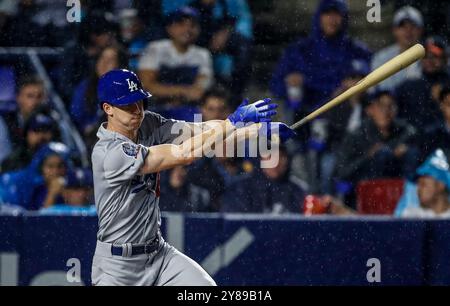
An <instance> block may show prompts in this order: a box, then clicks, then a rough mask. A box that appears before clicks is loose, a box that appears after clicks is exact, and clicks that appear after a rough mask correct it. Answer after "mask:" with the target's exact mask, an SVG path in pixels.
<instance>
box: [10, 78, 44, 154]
mask: <svg viewBox="0 0 450 306" xmlns="http://www.w3.org/2000/svg"><path fill="white" fill-rule="evenodd" d="M46 102H47V94H46V90H45V87H44V83H43V81H42V80H41V79H40V78H38V77H36V76H34V75H30V76H24V77H23V78H22V79H21V80H20V81H19V85H18V88H17V94H16V105H17V109H16V110H15V111H12V112H8V113H5V114H3V115H2V117H3V120H4V121H5V124H6V126H7V127H8V134H9V137H10V142H11V144H12V149H13V150H15V149H16V148H17V147H18V146H20V145H22V144H23V143H24V142H25V139H24V137H25V134H24V128H25V123H26V122H27V120H28V119H29V118H30V117H31V116H32V115H33V113H35V112H39V111H44V110H45V111H46V110H47V106H46Z"/></svg>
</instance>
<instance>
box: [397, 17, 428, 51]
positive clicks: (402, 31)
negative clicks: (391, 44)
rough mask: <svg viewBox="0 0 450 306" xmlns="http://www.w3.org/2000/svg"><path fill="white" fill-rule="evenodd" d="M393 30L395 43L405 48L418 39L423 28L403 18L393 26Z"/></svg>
mask: <svg viewBox="0 0 450 306" xmlns="http://www.w3.org/2000/svg"><path fill="white" fill-rule="evenodd" d="M393 32H394V37H395V40H396V41H397V43H398V44H399V45H400V46H401V47H402V48H404V49H406V48H409V47H411V46H412V45H414V44H415V43H417V42H418V41H419V40H420V37H421V36H422V32H423V30H422V28H420V27H418V26H416V25H415V24H414V23H412V22H410V21H407V20H405V21H403V22H401V23H400V25H399V26H397V27H394V31H393Z"/></svg>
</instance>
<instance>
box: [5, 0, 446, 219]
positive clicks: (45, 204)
mask: <svg viewBox="0 0 450 306" xmlns="http://www.w3.org/2000/svg"><path fill="white" fill-rule="evenodd" d="M299 3H300V1H299ZM429 3H431V2H430V1H397V5H396V6H395V7H396V9H395V12H394V14H393V19H392V21H391V25H392V26H391V29H392V33H391V34H390V35H391V36H392V41H393V44H391V45H386V46H385V47H384V48H382V49H380V50H370V49H369V48H368V47H367V46H366V45H365V43H364V42H362V41H359V40H356V39H354V38H352V37H351V35H350V34H349V29H348V28H349V24H351V22H352V21H351V20H350V16H349V8H348V6H347V4H346V2H345V1H339V0H322V1H318V6H317V9H316V12H315V14H314V16H313V20H311V28H310V30H309V32H308V33H307V35H306V36H304V37H303V36H302V37H300V38H298V39H296V40H295V41H293V42H290V43H289V45H288V46H287V47H286V48H285V49H284V50H283V51H282V53H281V54H280V58H279V60H278V62H277V63H276V65H275V66H274V67H273V73H272V76H271V78H270V80H269V82H268V83H267V84H266V89H267V90H270V92H271V94H272V96H273V98H274V99H275V100H276V101H277V102H278V103H279V104H280V105H281V106H282V107H280V109H281V110H282V111H281V112H282V113H281V117H282V118H283V120H285V121H286V123H293V122H295V121H297V120H299V119H301V118H302V117H304V116H305V115H307V114H308V113H310V112H311V111H313V110H314V109H316V108H317V107H319V106H321V105H323V104H324V103H326V102H327V101H328V100H329V99H330V98H332V97H334V96H336V95H338V94H339V93H341V92H343V91H345V90H346V89H348V88H350V87H351V86H353V85H354V84H356V83H357V82H359V81H360V80H361V79H362V78H363V77H364V76H365V75H366V74H368V73H369V72H370V71H371V70H373V69H375V68H377V67H379V66H380V65H382V64H383V63H385V62H386V61H387V60H389V59H391V58H392V57H394V56H396V55H398V54H400V53H401V52H403V51H405V50H406V49H408V48H409V47H411V46H413V45H414V44H416V43H422V44H423V45H424V47H425V49H426V56H425V58H424V59H423V60H421V61H420V62H417V63H415V64H413V65H411V66H409V67H408V68H406V69H404V70H402V71H401V72H399V73H397V74H396V75H394V76H392V77H390V78H389V79H387V80H385V81H384V82H382V83H380V84H379V85H378V86H377V87H376V88H373V89H371V90H370V91H368V92H367V93H364V94H359V95H355V96H353V97H352V98H351V99H350V100H349V101H347V102H345V103H342V104H341V105H339V106H338V107H336V108H334V109H332V110H331V111H329V112H327V113H326V114H324V115H323V116H321V117H320V118H317V119H315V120H314V121H312V122H311V123H310V124H308V125H307V126H305V127H304V128H302V129H300V130H299V131H298V135H297V137H296V138H295V139H294V140H291V141H289V142H288V143H286V144H285V145H284V146H282V147H281V152H280V161H279V163H278V165H277V166H276V167H275V168H267V169H261V168H260V167H259V160H258V159H257V158H232V159H225V158H218V157H214V158H202V159H200V160H198V161H197V162H195V163H194V164H193V165H191V166H189V167H177V168H175V169H173V170H171V171H166V172H165V173H162V177H161V193H162V197H161V200H160V206H161V209H162V210H165V211H183V212H252V213H257V212H264V213H272V214H281V213H294V214H301V213H304V212H305V211H306V210H307V208H308V207H309V206H310V204H311V203H313V202H314V203H315V202H319V203H320V205H322V206H323V207H324V209H323V211H322V213H329V214H358V213H359V212H358V207H357V197H358V185H359V184H360V183H361V182H363V181H367V180H373V181H377V180H383V179H392V178H394V179H398V180H402V181H404V187H403V195H402V197H401V198H400V199H399V201H398V205H396V210H395V212H394V214H395V215H397V216H410V217H422V216H424V217H427V216H437V215H439V216H443V217H445V216H450V202H449V199H448V196H449V191H450V172H449V169H448V162H447V159H448V158H449V157H450V77H449V65H448V61H447V59H448V53H447V51H448V45H447V37H446V33H447V31H446V30H445V29H447V23H445V22H446V20H444V24H442V27H436V26H435V24H436V22H435V20H434V19H432V18H434V17H436V16H438V15H439V12H437V10H447V11H445V14H444V16H446V14H447V15H450V11H448V9H449V7H446V6H442V5H441V4H440V5H437V6H435V7H436V12H434V11H433V10H432V9H431V7H430V6H428V4H429ZM299 5H301V4H299ZM67 10H68V8H67V7H66V1H57V0H0V47H61V48H63V55H62V61H61V63H60V64H59V65H53V66H52V67H51V69H52V72H51V77H52V81H53V84H54V88H55V89H56V92H57V94H58V95H60V96H61V97H62V100H63V101H64V104H65V107H66V109H67V112H68V113H69V114H70V118H71V120H72V121H73V123H74V126H75V127H76V128H77V130H78V132H79V133H80V135H81V136H82V138H83V140H84V141H85V144H86V146H87V148H88V152H89V153H90V151H91V150H92V147H93V145H94V144H95V142H96V139H97V138H96V132H97V129H98V127H99V125H100V123H101V122H103V121H104V120H105V117H104V114H103V111H102V110H101V109H99V108H98V101H97V91H96V88H97V83H98V80H99V77H100V76H102V75H103V74H105V73H106V72H108V71H110V70H112V69H116V68H126V69H131V70H133V71H136V72H137V73H138V75H139V77H140V79H141V81H142V83H143V86H144V87H145V88H146V89H147V90H148V91H150V92H151V93H152V95H153V97H152V98H151V103H150V105H149V107H148V109H149V110H151V111H155V112H158V113H160V114H162V115H163V116H165V117H169V118H174V119H178V120H188V121H192V120H193V115H194V114H196V113H201V114H202V119H203V120H204V121H207V120H214V119H225V118H226V117H227V116H228V115H229V114H230V112H231V111H233V110H234V108H235V107H236V106H237V105H238V104H239V103H240V102H241V100H242V98H243V97H244V96H245V95H246V94H247V89H248V87H249V84H250V83H251V79H252V60H253V56H252V54H253V47H254V33H253V29H254V16H253V15H252V12H251V10H250V7H249V3H247V1H246V0H151V1H139V0H136V1H121V0H115V1H114V0H102V1H87V0H85V1H81V19H82V20H81V22H80V23H69V22H67V19H66V13H67ZM440 13H441V14H442V12H440ZM433 16H434V17H433ZM436 18H437V17H436ZM444 19H445V18H444ZM444 28H445V29H444ZM443 29H444V30H443ZM367 35H370V33H367ZM286 43H288V42H286ZM1 65H3V62H1ZM1 65H0V79H1V82H2V85H3V86H5V88H6V85H5V84H6V81H4V76H2V74H4V75H5V69H4V67H2V66H1ZM253 78H254V76H253ZM14 83H15V94H14V99H13V100H12V101H6V100H5V101H0V104H1V106H0V163H1V166H0V200H1V202H3V203H4V204H3V205H16V206H20V207H21V208H23V209H25V210H51V209H57V210H65V209H68V210H70V209H83V208H85V209H90V206H89V205H91V204H92V203H93V194H92V192H93V191H92V173H91V170H90V168H89V167H87V168H86V167H82V166H81V163H80V162H79V158H77V156H74V154H73V152H72V151H71V150H70V149H69V148H68V146H67V144H64V141H63V139H62V137H61V131H60V128H59V125H58V120H60V118H61V117H60V116H58V114H57V112H56V111H55V109H54V108H53V107H52V101H51V99H50V98H49V97H50V95H49V92H48V90H49V88H48V86H46V84H45V83H44V80H43V79H41V78H39V77H38V75H37V74H35V73H29V72H27V73H18V74H17V75H16V77H15V79H14ZM2 90H3V89H2ZM308 195H310V196H308ZM311 195H314V198H315V199H317V201H313V202H311V201H310V200H311ZM307 206H308V207H307Z"/></svg>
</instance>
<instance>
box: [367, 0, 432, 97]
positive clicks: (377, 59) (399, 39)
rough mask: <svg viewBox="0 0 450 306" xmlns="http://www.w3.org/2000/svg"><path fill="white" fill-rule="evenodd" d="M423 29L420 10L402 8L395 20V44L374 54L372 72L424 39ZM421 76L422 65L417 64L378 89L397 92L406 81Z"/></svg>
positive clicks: (394, 76) (379, 85)
mask: <svg viewBox="0 0 450 306" xmlns="http://www.w3.org/2000/svg"><path fill="white" fill-rule="evenodd" d="M423 27H424V24H423V17H422V13H421V12H420V11H419V10H417V9H416V8H414V7H412V6H404V7H402V8H400V9H399V10H398V11H397V12H396V13H395V15H394V19H393V28H392V34H393V35H394V38H395V43H394V44H393V45H391V46H389V47H386V48H384V49H382V50H380V51H378V52H377V53H375V54H374V56H373V59H372V70H374V69H376V68H378V67H380V66H381V65H383V64H384V63H385V62H387V61H388V60H390V59H391V58H393V57H395V56H397V55H399V54H400V53H402V52H403V51H405V50H406V49H408V48H410V47H412V46H413V45H414V44H416V43H418V42H419V41H420V39H421V38H422V34H423ZM421 76H422V72H421V68H420V64H419V63H418V62H416V63H414V64H412V65H410V66H408V67H407V68H405V69H403V70H401V71H400V72H397V73H396V74H395V75H393V76H391V77H389V78H388V79H386V80H385V81H383V82H381V83H380V84H378V86H377V88H378V89H381V90H395V89H396V87H397V86H398V85H400V84H401V83H403V82H404V81H406V80H410V79H417V78H420V77H421Z"/></svg>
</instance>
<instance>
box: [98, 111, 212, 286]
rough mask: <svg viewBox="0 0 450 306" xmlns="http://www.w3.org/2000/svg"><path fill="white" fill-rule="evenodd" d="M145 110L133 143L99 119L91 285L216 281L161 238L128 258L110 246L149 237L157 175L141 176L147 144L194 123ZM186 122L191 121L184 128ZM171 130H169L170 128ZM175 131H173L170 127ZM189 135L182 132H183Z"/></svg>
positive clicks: (154, 226)
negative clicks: (149, 249)
mask: <svg viewBox="0 0 450 306" xmlns="http://www.w3.org/2000/svg"><path fill="white" fill-rule="evenodd" d="M177 122H178V123H181V122H180V121H176V120H167V119H165V118H163V117H161V116H160V115H158V114H155V113H152V112H146V113H145V117H144V120H143V122H142V125H141V127H140V129H139V131H138V140H137V142H136V143H134V142H133V141H131V140H130V139H128V138H127V137H125V136H123V135H121V134H119V133H116V132H112V131H110V130H107V129H106V128H105V125H104V124H102V125H101V126H100V128H99V130H98V133H97V136H98V138H99V140H98V142H97V143H96V145H95V147H94V150H93V152H92V168H93V172H94V192H95V205H96V208H97V214H98V218H99V230H98V234H97V240H98V241H97V246H96V250H95V255H94V258H93V262H92V284H93V285H175V286H181V285H204V286H211V285H215V284H216V283H215V282H214V280H213V279H212V278H211V277H210V276H209V275H208V273H207V272H206V271H204V270H203V269H202V267H200V266H199V265H198V264H197V263H196V262H195V261H193V260H192V259H190V258H189V257H187V256H186V255H184V254H182V253H181V252H179V251H178V250H176V249H175V248H174V247H172V246H170V245H169V244H168V243H167V242H165V241H164V239H163V238H162V237H161V239H160V240H159V246H158V248H157V250H156V251H154V252H153V253H150V254H141V255H139V254H137V255H135V256H133V254H132V252H131V257H126V258H125V257H123V256H128V255H129V254H128V253H127V255H124V253H122V256H116V255H113V254H112V251H111V245H112V244H114V245H122V247H125V246H127V247H128V246H129V245H130V244H142V243H147V242H150V241H153V239H154V238H155V237H156V235H157V233H158V231H159V227H160V225H161V216H160V211H159V205H158V203H159V174H158V173H154V174H147V175H139V174H138V172H139V170H140V168H141V167H142V166H143V165H144V163H145V158H146V156H147V155H148V154H149V152H148V147H150V146H153V145H158V144H163V143H173V142H174V141H175V140H176V139H180V138H179V136H180V135H181V133H182V130H183V128H189V129H190V127H191V126H192V125H191V124H192V123H182V124H180V125H179V126H177V127H174V124H175V123H177ZM186 125H190V126H189V127H187V126H186ZM173 127H174V128H175V129H172V128H173ZM172 130H173V131H172ZM186 136H188V135H185V134H184V135H183V137H186Z"/></svg>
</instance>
